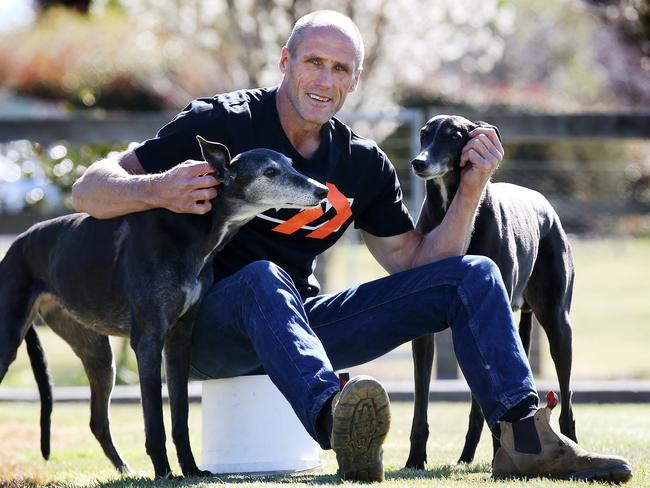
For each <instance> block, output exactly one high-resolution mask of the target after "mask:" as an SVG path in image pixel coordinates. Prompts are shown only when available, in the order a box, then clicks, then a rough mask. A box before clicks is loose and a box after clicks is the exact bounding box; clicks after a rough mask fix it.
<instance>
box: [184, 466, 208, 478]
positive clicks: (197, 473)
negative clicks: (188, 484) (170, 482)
mask: <svg viewBox="0 0 650 488" xmlns="http://www.w3.org/2000/svg"><path fill="white" fill-rule="evenodd" d="M183 476H185V477H186V478H190V477H198V478H206V477H209V476H214V473H212V472H211V471H207V470H204V469H199V468H197V467H195V468H193V469H187V470H185V471H183Z"/></svg>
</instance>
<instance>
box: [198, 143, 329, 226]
mask: <svg viewBox="0 0 650 488" xmlns="http://www.w3.org/2000/svg"><path fill="white" fill-rule="evenodd" d="M197 140H198V141H199V144H200V145H201V152H202V154H203V157H204V158H205V160H206V161H207V162H208V163H209V164H210V166H212V167H213V168H214V170H215V171H214V174H213V176H214V177H215V178H216V179H217V180H218V181H220V182H221V184H220V185H219V188H218V192H219V196H218V197H217V198H229V199H236V200H238V201H240V203H241V205H240V206H245V207H246V208H247V209H248V210H249V211H252V212H256V213H259V212H262V211H264V210H267V209H270V208H276V207H277V208H305V207H313V206H315V205H318V204H319V203H320V202H321V200H323V199H324V198H325V197H327V193H328V191H329V190H328V188H327V187H326V186H325V185H322V184H320V183H319V182H317V181H315V180H312V179H311V178H308V177H307V176H305V175H303V174H300V173H299V172H298V171H296V170H295V169H294V167H293V163H292V162H291V160H290V159H289V158H287V157H286V156H285V155H284V154H281V153H279V152H277V151H273V150H271V149H251V150H249V151H245V152H243V153H241V154H238V155H237V156H235V157H234V158H233V159H231V158H230V152H229V151H228V148H227V147H226V146H224V145H223V144H219V143H218V142H210V141H207V140H206V139H203V138H202V137H201V136H197Z"/></svg>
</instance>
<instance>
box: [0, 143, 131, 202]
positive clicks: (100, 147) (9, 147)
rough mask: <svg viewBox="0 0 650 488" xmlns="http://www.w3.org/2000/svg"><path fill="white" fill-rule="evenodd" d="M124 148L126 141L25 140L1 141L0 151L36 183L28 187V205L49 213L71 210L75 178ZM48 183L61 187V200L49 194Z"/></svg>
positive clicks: (26, 195) (22, 173)
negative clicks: (95, 142)
mask: <svg viewBox="0 0 650 488" xmlns="http://www.w3.org/2000/svg"><path fill="white" fill-rule="evenodd" d="M125 148H126V144H123V143H122V144H115V143H99V144H81V145H69V144H67V143H64V142H60V143H56V144H51V145H42V144H38V143H32V142H30V141H24V140H23V141H14V142H11V143H7V144H4V145H0V153H2V154H4V155H6V157H7V158H8V160H9V161H11V162H12V164H13V165H14V167H15V168H16V169H18V170H19V172H20V178H23V179H26V180H30V181H32V182H33V184H34V186H33V188H32V187H27V188H26V193H25V195H24V198H25V205H26V207H27V208H31V209H34V210H36V211H38V212H39V213H42V214H45V215H48V214H52V213H59V212H62V211H70V210H71V209H72V199H71V188H72V184H73V183H74V182H75V181H76V179H77V178H78V177H79V176H81V174H82V173H83V172H84V171H85V170H86V168H87V167H88V166H89V165H90V164H91V163H93V162H95V161H98V160H100V159H102V158H105V157H106V156H107V155H110V154H113V153H114V152H116V151H123V150H124V149H125ZM49 186H54V187H56V188H57V189H58V190H59V193H60V194H61V196H62V200H61V201H57V200H55V199H52V198H47V194H46V192H45V191H44V189H45V188H46V187H49ZM0 210H2V208H1V206H0Z"/></svg>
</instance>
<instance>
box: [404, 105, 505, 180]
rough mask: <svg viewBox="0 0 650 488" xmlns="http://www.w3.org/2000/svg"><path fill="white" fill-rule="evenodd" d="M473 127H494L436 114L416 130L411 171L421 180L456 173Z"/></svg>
mask: <svg viewBox="0 0 650 488" xmlns="http://www.w3.org/2000/svg"><path fill="white" fill-rule="evenodd" d="M477 127H490V128H493V129H494V130H496V131H497V136H499V139H501V135H500V134H499V131H498V129H497V128H496V127H494V126H493V125H490V124H488V123H486V122H482V121H477V122H471V121H469V120H467V119H466V118H464V117H460V116H458V115H437V116H435V117H433V118H432V119H430V120H429V121H428V122H427V123H426V124H425V125H424V127H422V129H421V130H420V154H418V155H417V156H416V157H415V159H413V161H411V168H413V172H414V173H415V174H416V175H417V176H419V177H420V178H422V179H425V180H428V179H431V178H439V177H441V176H444V175H446V174H447V173H449V172H450V171H457V172H458V173H459V174H460V155H461V152H462V150H463V147H464V146H465V144H467V142H468V141H469V140H470V135H469V133H470V132H471V131H472V130H474V129H476V128H477Z"/></svg>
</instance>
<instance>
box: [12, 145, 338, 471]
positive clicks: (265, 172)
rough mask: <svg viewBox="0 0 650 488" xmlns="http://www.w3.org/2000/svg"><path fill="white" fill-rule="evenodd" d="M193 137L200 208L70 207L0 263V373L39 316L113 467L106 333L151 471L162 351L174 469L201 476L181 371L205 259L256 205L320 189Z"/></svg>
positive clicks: (258, 153) (303, 203)
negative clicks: (125, 354) (117, 339)
mask: <svg viewBox="0 0 650 488" xmlns="http://www.w3.org/2000/svg"><path fill="white" fill-rule="evenodd" d="M197 139H198V141H199V144H200V147H201V152H202V154H203V157H204V158H205V160H206V161H207V162H208V163H209V164H210V166H212V168H213V169H214V176H215V178H216V179H217V180H218V181H220V182H221V184H220V186H219V196H218V197H217V198H216V199H215V200H214V203H213V207H212V211H211V212H210V213H208V214H206V215H190V214H175V213H172V212H170V211H168V210H165V209H153V210H148V211H145V212H139V213H133V214H130V215H126V216H123V217H118V218H114V219H108V220H97V219H95V218H93V217H90V216H89V215H87V214H82V213H77V214H71V215H67V216H63V217H59V218H56V219H53V220H49V221H46V222H42V223H40V224H36V225H34V226H33V227H31V228H30V229H28V230H27V231H26V232H25V233H23V234H21V235H20V236H19V237H18V238H17V239H16V241H15V242H14V243H13V244H12V245H11V247H10V248H9V250H8V252H7V255H6V256H5V258H4V259H3V260H2V262H0V280H1V281H0V381H1V380H2V378H4V375H5V373H6V372H7V368H8V367H9V365H10V364H11V362H12V361H13V360H14V359H15V357H16V351H17V349H18V346H19V345H20V342H21V341H22V339H23V337H25V336H26V338H27V341H28V345H30V344H31V345H32V346H33V345H34V343H35V342H38V338H37V336H36V335H35V334H34V332H30V328H31V329H33V327H32V322H33V320H34V318H35V317H36V315H37V314H38V315H40V316H41V317H42V318H43V320H44V321H45V322H46V323H47V324H48V325H49V326H50V327H51V328H52V329H53V330H54V331H55V332H56V333H57V334H58V335H60V336H61V337H62V338H63V339H64V340H66V341H67V342H68V343H69V344H70V346H71V347H72V349H73V350H74V352H75V353H76V354H77V355H78V356H79V357H80V358H81V360H82V362H83V365H84V368H85V370H86V373H87V375H88V379H89V383H90V389H91V422H90V426H91V430H92V432H93V434H94V435H95V437H96V438H97V440H98V441H99V443H100V445H101V446H102V448H103V449H104V452H105V454H106V455H107V457H108V458H109V459H110V461H111V462H112V463H113V465H114V466H115V467H116V469H117V470H118V471H121V472H127V473H128V472H131V469H130V468H129V466H128V465H127V464H126V463H125V462H124V460H123V459H122V457H121V456H120V454H119V453H118V452H117V450H116V448H115V446H114V444H113V441H112V438H111V433H110V426H109V418H108V403H109V400H110V394H111V391H112V388H113V382H114V365H113V356H112V352H111V349H110V344H109V339H108V337H107V336H108V335H117V336H130V341H131V346H132V348H133V349H134V351H135V354H136V359H137V363H138V370H139V377H140V390H141V396H142V408H143V413H144V421H145V438H146V450H147V454H149V456H150V457H151V460H152V463H153V466H154V471H155V475H156V477H157V478H167V477H170V476H172V473H171V469H170V466H169V462H168V458H167V453H166V450H165V431H164V425H163V417H162V397H161V365H162V355H163V350H164V357H165V370H166V377H167V386H168V390H169V399H170V407H171V414H172V437H173V440H174V443H175V445H176V451H177V454H178V459H179V463H180V466H181V469H182V471H183V474H184V475H185V476H201V475H204V476H207V475H209V474H210V473H209V472H207V471H201V470H199V468H198V467H197V465H196V462H195V461H194V456H193V454H192V451H191V447H190V441H189V432H188V426H187V420H188V393H187V381H188V378H189V367H190V338H191V331H192V325H193V322H194V318H195V316H196V313H197V310H198V306H199V304H200V301H201V298H202V297H203V296H204V294H205V292H206V291H207V289H208V288H209V286H210V285H211V284H212V281H213V269H212V257H213V256H214V254H215V253H216V252H218V251H219V250H220V249H222V248H223V247H224V246H225V244H226V243H227V242H228V241H229V240H230V238H232V237H233V235H234V234H235V233H236V232H237V230H238V229H239V228H240V227H241V226H242V225H244V224H245V223H246V222H248V221H249V220H251V219H252V218H253V217H255V216H256V215H257V214H259V213H260V212H263V211H266V210H268V209H271V208H275V207H286V208H305V207H312V206H315V205H318V204H319V202H321V200H323V199H324V198H325V197H326V196H327V193H328V189H327V187H326V186H324V185H321V184H320V183H318V182H316V181H314V180H312V179H310V178H307V177H306V176H303V175H301V174H300V173H298V172H297V171H296V170H295V169H294V168H293V166H292V164H291V161H290V160H289V159H288V158H287V157H285V156H284V155H282V154H280V153H277V152H275V151H271V150H268V149H253V150H250V151H246V152H244V153H241V154H240V155H238V156H236V157H235V158H234V159H232V160H231V158H230V154H229V152H228V149H227V148H226V147H225V146H223V145H222V144H218V143H213V142H210V141H207V140H205V139H203V138H201V137H200V136H197ZM35 337H36V339H35ZM40 357H41V359H40V361H41V362H44V357H43V355H42V353H40ZM38 358H39V353H38V352H36V353H34V354H31V353H30V359H32V360H34V359H36V361H37V362H38V361H39V359H38ZM41 375H42V373H41ZM39 385H40V383H39ZM50 388H51V387H50ZM46 413H47V412H46ZM41 420H43V419H41ZM42 424H43V422H42ZM42 441H43V438H42ZM41 447H43V446H41ZM48 449H49V447H48Z"/></svg>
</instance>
